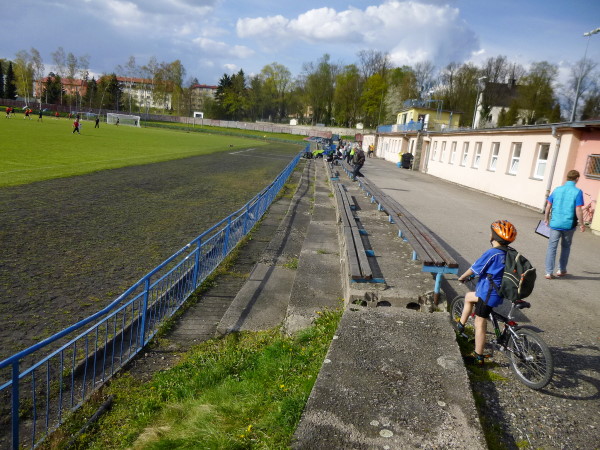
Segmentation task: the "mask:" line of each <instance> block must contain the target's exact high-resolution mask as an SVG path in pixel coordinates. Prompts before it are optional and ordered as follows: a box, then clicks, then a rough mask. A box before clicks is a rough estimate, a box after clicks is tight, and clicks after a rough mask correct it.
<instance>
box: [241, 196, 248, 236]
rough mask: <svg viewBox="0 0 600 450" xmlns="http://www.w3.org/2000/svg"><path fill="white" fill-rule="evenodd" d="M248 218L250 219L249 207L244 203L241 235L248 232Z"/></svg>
mask: <svg viewBox="0 0 600 450" xmlns="http://www.w3.org/2000/svg"><path fill="white" fill-rule="evenodd" d="M248 220H250V207H249V206H248V204H247V203H246V212H244V227H243V234H242V236H246V233H247V232H248Z"/></svg>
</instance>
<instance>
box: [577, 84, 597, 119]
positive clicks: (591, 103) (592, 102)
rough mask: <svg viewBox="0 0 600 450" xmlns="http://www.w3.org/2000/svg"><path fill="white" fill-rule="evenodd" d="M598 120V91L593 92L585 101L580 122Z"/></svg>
mask: <svg viewBox="0 0 600 450" xmlns="http://www.w3.org/2000/svg"><path fill="white" fill-rule="evenodd" d="M590 119H600V91H598V90H595V91H594V92H592V93H591V94H590V95H588V96H587V98H586V99H585V103H584V104H583V110H582V112H581V120H590Z"/></svg>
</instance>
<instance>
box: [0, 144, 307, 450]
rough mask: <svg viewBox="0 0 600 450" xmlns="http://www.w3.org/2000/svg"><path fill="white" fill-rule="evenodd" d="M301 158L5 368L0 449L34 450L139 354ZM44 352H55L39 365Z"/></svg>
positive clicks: (0, 369)
mask: <svg viewBox="0 0 600 450" xmlns="http://www.w3.org/2000/svg"><path fill="white" fill-rule="evenodd" d="M303 153H304V151H303V152H301V153H299V154H298V155H297V156H296V157H295V158H294V159H293V160H292V161H291V162H290V164H289V165H288V166H287V167H286V168H285V169H284V170H283V171H282V172H281V173H280V174H279V175H278V176H277V178H275V180H274V181H273V182H272V183H271V184H270V185H269V186H267V187H266V188H265V189H263V190H262V191H261V192H260V193H259V194H257V195H256V196H255V197H254V198H253V199H252V200H250V201H249V202H248V203H246V205H244V206H243V207H242V208H241V209H239V210H238V211H236V212H234V213H233V214H231V215H230V216H228V217H226V218H225V219H223V220H222V221H220V222H219V223H217V224H216V225H214V226H213V227H211V228H210V229H209V230H207V231H205V232H204V233H202V234H201V235H200V236H198V237H197V238H196V239H194V240H193V241H192V242H190V243H189V244H187V245H186V246H185V247H183V248H181V249H180V250H179V251H177V252H176V253H175V254H173V255H172V256H171V257H169V258H168V259H167V260H165V261H164V262H163V263H162V264H160V265H159V266H157V267H155V268H154V269H153V270H152V271H150V272H149V273H148V274H146V275H145V276H144V277H143V278H142V279H140V280H139V281H138V282H137V283H135V284H134V285H133V286H131V287H130V288H129V289H127V290H126V291H125V292H124V293H123V294H121V295H120V296H119V297H118V298H117V299H116V300H114V301H113V302H112V303H111V304H110V305H108V306H107V307H106V308H104V309H102V310H101V311H98V312H97V313H96V314H93V315H91V316H90V317H88V318H87V319H84V320H82V321H80V322H78V323H76V324H75V325H72V326H71V327H68V328H66V329H64V330H63V331H61V332H59V333H57V334H55V335H53V336H51V337H49V338H47V339H45V340H43V341H42V342H39V343H38V344H36V345H33V346H31V347H29V348H28V349H26V350H23V351H21V352H19V353H16V354H15V355H13V356H11V357H10V358H7V359H5V360H4V361H2V362H0V430H2V429H3V430H4V431H0V448H7V447H9V446H10V445H12V448H13V449H18V448H21V447H20V446H22V445H26V446H31V448H34V447H35V446H36V445H37V444H38V443H39V442H41V441H42V440H43V439H44V438H45V437H46V436H47V435H48V434H49V433H50V432H51V431H53V430H54V429H56V428H57V427H58V426H59V425H60V424H61V423H62V422H63V420H64V418H65V416H66V414H67V413H69V412H70V411H73V410H75V409H77V408H79V407H80V406H81V405H82V404H83V403H84V402H85V401H86V400H87V399H88V398H89V397H90V395H91V394H92V393H93V392H94V391H96V390H97V389H98V388H99V387H100V386H102V385H103V384H104V383H105V382H106V381H107V380H109V379H110V378H111V377H112V376H113V375H114V374H115V373H116V372H117V371H118V370H119V369H120V368H121V367H123V366H124V365H125V364H126V363H127V362H129V361H130V360H131V359H132V358H133V357H134V356H135V355H136V354H137V353H139V352H140V351H141V350H142V348H143V347H144V346H145V345H146V344H147V343H148V342H149V341H150V340H151V339H152V338H153V337H154V335H155V334H156V333H157V332H158V330H159V328H160V326H161V325H162V324H163V323H164V322H165V320H166V319H168V318H169V317H171V316H172V315H173V314H174V313H175V312H176V311H177V310H178V309H179V307H180V306H181V305H183V303H184V302H185V301H186V300H187V299H188V298H189V296H190V295H191V294H192V293H193V292H194V291H195V290H196V289H197V288H198V286H200V284H201V283H202V282H203V281H204V280H205V279H206V278H207V277H208V276H209V275H210V274H211V273H212V272H213V271H214V270H215V269H216V268H217V266H218V265H219V264H220V263H221V262H222V261H223V260H224V259H225V257H226V256H227V255H228V254H229V253H230V252H231V250H233V248H235V246H236V245H237V244H238V243H239V242H240V241H241V240H242V238H243V237H244V236H245V235H246V234H247V233H248V232H249V231H250V230H251V229H252V228H253V227H254V225H255V224H256V223H257V222H258V221H259V220H260V219H261V217H262V216H263V215H264V213H265V212H266V210H267V209H268V208H269V206H270V205H271V203H272V202H273V199H274V198H275V196H276V195H277V193H278V192H279V191H280V190H281V188H282V187H283V185H284V183H285V182H286V180H287V179H288V177H289V176H290V174H291V173H292V171H293V170H294V169H295V167H296V165H297V164H298V161H299V159H300V157H301V155H302V154H303ZM75 334H76V335H75ZM74 335H75V337H73V336H74ZM42 350H46V351H49V350H51V351H50V353H49V354H48V355H47V356H45V357H42V358H41V359H39V360H37V361H36V359H37V358H38V357H36V356H35V354H36V353H37V352H39V351H42ZM37 354H39V353H37ZM23 365H28V366H29V367H27V368H24V369H22V368H21V366H23ZM11 442H12V444H10V443H11Z"/></svg>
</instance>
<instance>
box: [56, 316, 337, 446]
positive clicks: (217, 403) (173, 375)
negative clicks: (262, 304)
mask: <svg viewBox="0 0 600 450" xmlns="http://www.w3.org/2000/svg"><path fill="white" fill-rule="evenodd" d="M341 314H342V312H341V309H340V310H335V311H322V312H321V314H319V316H318V318H317V320H316V321H315V324H314V325H313V326H312V327H311V328H308V329H306V330H303V331H301V332H299V333H298V334H297V335H294V336H292V337H289V336H286V335H285V334H282V333H281V332H280V331H279V329H273V330H270V331H265V332H243V333H235V334H231V335H228V336H227V337H225V338H223V339H215V340H211V341H207V342H205V343H203V344H201V345H199V346H197V347H196V348H194V349H193V350H192V351H191V352H189V353H188V354H187V355H186V356H185V357H184V358H183V359H182V360H181V361H180V362H179V363H178V364H177V365H176V366H175V367H173V368H171V369H169V370H166V371H163V372H160V373H157V374H155V376H154V377H153V379H152V380H151V381H150V382H147V383H141V382H139V381H136V380H134V379H133V378H132V377H130V376H127V375H124V376H121V377H119V378H116V379H115V380H113V381H112V383H111V384H110V385H109V386H107V387H106V388H105V389H104V390H103V392H102V394H101V396H99V398H97V399H95V402H89V403H88V404H86V405H84V407H82V409H81V410H79V411H78V412H77V413H75V414H74V416H73V417H72V418H71V420H69V422H68V423H67V424H65V426H64V427H63V428H62V429H61V430H60V431H59V433H55V434H54V435H53V436H52V437H51V440H50V441H48V442H47V443H46V444H45V446H47V447H48V448H51V447H52V448H60V447H62V446H63V445H64V442H65V440H66V437H68V436H70V435H72V434H74V433H76V432H77V430H79V429H80V428H81V427H82V425H83V424H84V423H85V419H86V418H87V417H89V416H91V415H92V414H93V413H94V412H95V410H96V409H97V408H98V405H99V404H101V403H102V401H104V399H106V398H108V397H109V396H110V395H112V396H113V398H114V405H113V407H112V409H111V410H110V411H109V412H108V413H106V414H105V415H104V416H103V417H101V419H100V420H99V422H98V423H97V424H96V425H94V426H93V427H92V428H90V429H88V430H87V432H86V433H85V434H82V435H80V436H79V437H78V439H77V442H76V443H75V446H76V447H77V448H87V449H105V448H149V449H159V448H160V449H163V448H239V449H242V448H265V449H266V448H268V449H283V448H289V443H290V440H291V438H292V435H293V433H294V431H295V429H296V427H297V424H298V422H299V420H300V416H301V414H302V411H303V409H304V406H305V404H306V401H307V399H308V396H309V394H310V391H311V389H312V386H313V384H314V382H315V380H316V377H317V375H318V372H319V369H320V367H321V364H322V362H323V359H324V358H325V355H326V353H327V349H328V348H329V344H330V342H331V339H332V337H333V334H334V333H335V330H336V328H337V324H338V322H339V319H340V317H341Z"/></svg>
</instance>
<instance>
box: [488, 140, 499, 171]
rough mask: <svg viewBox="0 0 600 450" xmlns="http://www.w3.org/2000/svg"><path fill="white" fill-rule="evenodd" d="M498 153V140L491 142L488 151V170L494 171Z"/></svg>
mask: <svg viewBox="0 0 600 450" xmlns="http://www.w3.org/2000/svg"><path fill="white" fill-rule="evenodd" d="M499 154H500V142H492V151H491V152H490V165H489V166H488V170H490V171H492V172H495V171H496V166H497V165H498V155H499Z"/></svg>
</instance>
